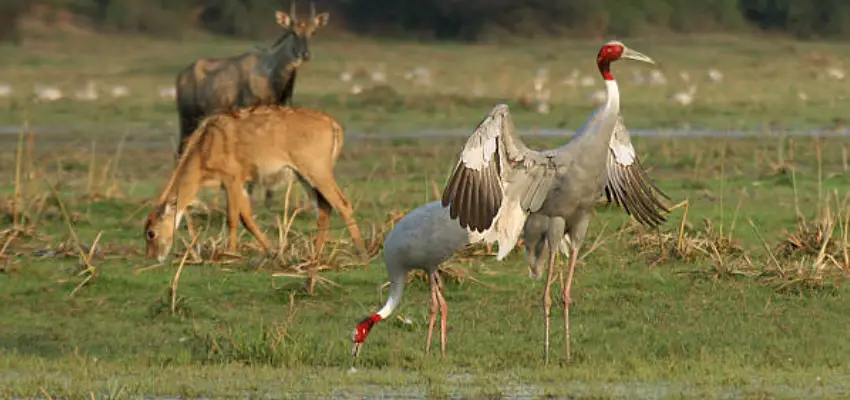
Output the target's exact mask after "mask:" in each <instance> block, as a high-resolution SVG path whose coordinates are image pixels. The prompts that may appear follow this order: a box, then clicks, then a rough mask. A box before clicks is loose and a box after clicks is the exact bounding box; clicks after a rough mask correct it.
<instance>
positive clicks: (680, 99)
mask: <svg viewBox="0 0 850 400" xmlns="http://www.w3.org/2000/svg"><path fill="white" fill-rule="evenodd" d="M696 93H697V85H691V86H690V87H689V88H688V91H686V92H678V93H674V94H673V95H672V96H670V100H671V101H673V102H675V103H679V105H682V106H689V105H691V103H693V102H694V96H695V95H696Z"/></svg>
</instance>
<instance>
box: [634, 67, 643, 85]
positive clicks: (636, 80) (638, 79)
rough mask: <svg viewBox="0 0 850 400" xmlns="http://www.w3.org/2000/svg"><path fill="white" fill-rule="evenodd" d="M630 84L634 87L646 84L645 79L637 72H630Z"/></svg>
mask: <svg viewBox="0 0 850 400" xmlns="http://www.w3.org/2000/svg"><path fill="white" fill-rule="evenodd" d="M632 83H634V84H635V85H638V86H640V85H643V84H644V83H646V78H645V77H644V76H643V75H642V74H641V73H640V72H639V71H634V70H633V71H632Z"/></svg>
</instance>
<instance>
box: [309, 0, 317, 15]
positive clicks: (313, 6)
mask: <svg viewBox="0 0 850 400" xmlns="http://www.w3.org/2000/svg"><path fill="white" fill-rule="evenodd" d="M313 18H316V3H314V2H312V1H311V2H310V19H313Z"/></svg>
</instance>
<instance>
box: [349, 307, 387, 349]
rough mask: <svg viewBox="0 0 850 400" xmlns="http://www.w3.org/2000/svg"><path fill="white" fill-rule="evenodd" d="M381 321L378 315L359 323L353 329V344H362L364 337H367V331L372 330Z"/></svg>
mask: <svg viewBox="0 0 850 400" xmlns="http://www.w3.org/2000/svg"><path fill="white" fill-rule="evenodd" d="M382 319H383V318H381V316H380V315H378V314H374V315H372V316H371V317H368V318H366V319H364V320H363V321H360V323H359V324H357V327H356V328H354V343H363V341H364V340H366V336H369V331H370V330H372V327H373V326H375V324H377V323H378V322H381V320H382Z"/></svg>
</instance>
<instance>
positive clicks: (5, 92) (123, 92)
mask: <svg viewBox="0 0 850 400" xmlns="http://www.w3.org/2000/svg"><path fill="white" fill-rule="evenodd" d="M14 93H15V89H14V87H12V85H11V84H8V83H2V82H0V98H8V97H12V95H13V94H14ZM32 94H33V96H35V100H36V101H57V100H61V99H64V98H66V97H67V96H66V95H65V93H63V92H62V89H60V88H58V87H56V86H49V85H35V87H34V88H33V91H32ZM102 94H105V95H108V96H110V97H112V98H115V99H117V98H122V97H127V96H129V95H130V89H128V88H127V86H124V85H113V86H111V87H109V88H108V90H106V91H101V90H99V89H98V87H97V84H96V83H95V82H94V81H88V82H87V83H86V84H85V86H83V88H81V89H79V90H76V91H75V92H74V95H73V96H71V98H73V99H76V100H79V101H94V100H97V99H99V98H100V97H101V95H102ZM157 94H158V95H159V98H160V99H163V100H174V98H175V96H176V95H177V89H176V88H175V87H173V86H161V87H159V88H157Z"/></svg>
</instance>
